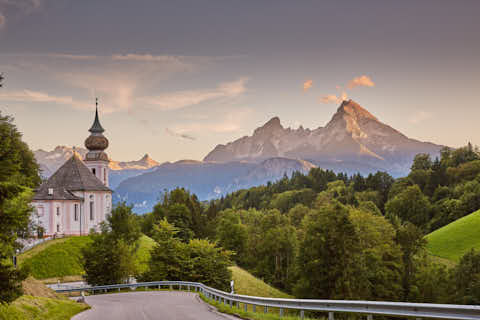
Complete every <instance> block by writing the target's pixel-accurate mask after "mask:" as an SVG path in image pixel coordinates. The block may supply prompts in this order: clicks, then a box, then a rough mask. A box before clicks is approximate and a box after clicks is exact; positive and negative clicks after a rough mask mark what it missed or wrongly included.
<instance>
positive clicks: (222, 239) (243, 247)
mask: <svg viewBox="0 0 480 320" xmlns="http://www.w3.org/2000/svg"><path fill="white" fill-rule="evenodd" d="M216 231H217V232H216V234H217V236H216V238H217V241H218V244H219V245H220V246H222V247H223V248H225V249H227V250H230V251H232V252H235V261H236V262H237V263H238V264H239V265H241V266H245V265H246V263H247V257H246V254H247V240H248V231H247V227H246V226H245V225H244V224H243V223H242V222H241V221H240V217H239V215H238V214H237V213H236V212H235V211H233V210H232V209H228V210H226V211H222V212H221V213H220V216H219V219H218V222H217V230H216Z"/></svg>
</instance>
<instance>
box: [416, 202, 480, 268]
mask: <svg viewBox="0 0 480 320" xmlns="http://www.w3.org/2000/svg"><path fill="white" fill-rule="evenodd" d="M479 230H480V210H478V211H475V212H474V213H471V214H469V215H467V216H465V217H463V218H460V219H458V220H456V221H454V222H452V223H450V224H448V225H446V226H444V227H442V228H440V229H438V230H435V231H434V232H432V233H430V234H428V235H427V236H426V237H425V238H426V239H427V240H428V243H427V250H428V252H429V253H430V254H431V255H433V256H436V257H439V258H443V259H447V260H450V261H452V262H453V263H458V262H459V261H460V258H461V257H462V256H463V255H464V254H465V253H467V252H468V251H470V250H471V249H472V248H473V249H475V250H480V232H479Z"/></svg>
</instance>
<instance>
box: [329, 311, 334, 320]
mask: <svg viewBox="0 0 480 320" xmlns="http://www.w3.org/2000/svg"><path fill="white" fill-rule="evenodd" d="M328 320H335V317H334V316H333V312H329V313H328Z"/></svg>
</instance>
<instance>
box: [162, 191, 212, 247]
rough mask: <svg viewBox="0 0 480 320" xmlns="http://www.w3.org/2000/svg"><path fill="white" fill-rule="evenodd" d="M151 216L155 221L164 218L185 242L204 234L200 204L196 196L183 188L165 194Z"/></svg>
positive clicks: (204, 228) (204, 223) (205, 227)
mask: <svg viewBox="0 0 480 320" xmlns="http://www.w3.org/2000/svg"><path fill="white" fill-rule="evenodd" d="M153 215H154V217H155V220H156V221H160V220H161V219H163V218H166V219H167V221H168V222H169V223H171V224H173V225H174V226H175V227H177V228H178V230H179V234H178V237H179V238H181V239H183V241H185V242H188V241H189V240H190V239H193V238H194V237H198V238H201V237H203V236H204V235H205V234H206V230H207V226H206V219H205V216H204V215H203V214H202V207H201V205H200V202H199V201H198V199H197V196H195V195H191V194H190V193H189V192H188V191H187V190H185V189H184V188H176V189H174V190H172V191H171V192H165V194H164V199H163V201H162V202H159V203H157V204H156V205H155V207H154V208H153Z"/></svg>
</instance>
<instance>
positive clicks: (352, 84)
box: [347, 75, 375, 89]
mask: <svg viewBox="0 0 480 320" xmlns="http://www.w3.org/2000/svg"><path fill="white" fill-rule="evenodd" d="M347 87H348V89H353V88H356V87H375V83H374V82H373V81H372V79H370V77H369V76H366V75H362V76H360V77H355V78H353V79H352V80H350V81H349V82H348V84H347Z"/></svg>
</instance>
